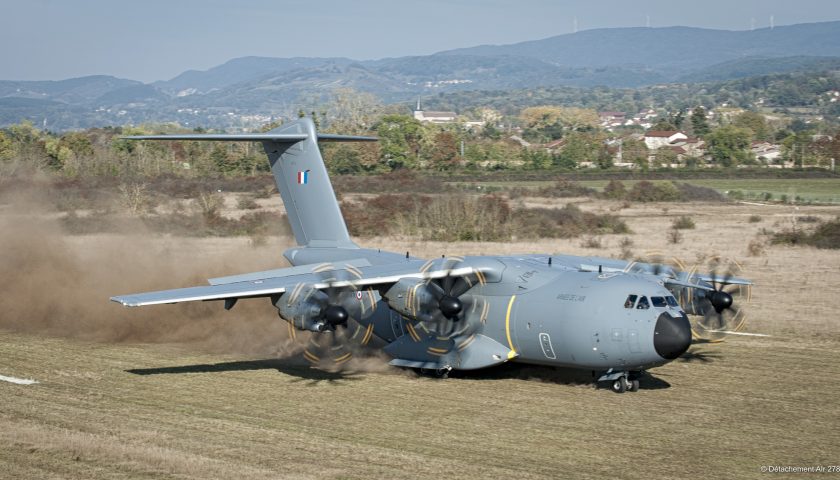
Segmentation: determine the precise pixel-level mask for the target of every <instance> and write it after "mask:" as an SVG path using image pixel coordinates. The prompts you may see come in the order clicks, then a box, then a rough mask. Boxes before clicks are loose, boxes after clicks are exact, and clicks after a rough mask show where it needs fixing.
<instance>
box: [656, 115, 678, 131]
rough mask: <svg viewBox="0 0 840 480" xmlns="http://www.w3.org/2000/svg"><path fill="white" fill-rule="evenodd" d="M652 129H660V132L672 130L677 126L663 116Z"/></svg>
mask: <svg viewBox="0 0 840 480" xmlns="http://www.w3.org/2000/svg"><path fill="white" fill-rule="evenodd" d="M650 129H651V130H657V131H660V132H670V131H674V130H676V129H677V127H675V126H674V125H673V124H672V123H671V122H669V121H668V120H666V119H664V118H661V119H659V121H657V122H656V124H655V125H654V126H652V127H650Z"/></svg>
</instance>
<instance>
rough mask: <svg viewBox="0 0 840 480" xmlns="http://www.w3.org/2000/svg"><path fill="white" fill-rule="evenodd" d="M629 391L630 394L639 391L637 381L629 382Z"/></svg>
mask: <svg viewBox="0 0 840 480" xmlns="http://www.w3.org/2000/svg"><path fill="white" fill-rule="evenodd" d="M629 390H630V391H631V392H638V391H639V381H638V380H631V381H630V388H629Z"/></svg>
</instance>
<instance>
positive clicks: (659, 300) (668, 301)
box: [624, 294, 680, 310]
mask: <svg viewBox="0 0 840 480" xmlns="http://www.w3.org/2000/svg"><path fill="white" fill-rule="evenodd" d="M651 305H652V306H653V308H673V309H679V308H680V304H679V303H677V299H676V298H674V297H673V296H672V295H667V296H657V297H653V296H652V297H650V300H648V297H647V296H646V295H633V294H630V295H628V296H627V299H626V300H625V301H624V308H635V309H636V310H648V309H649V308H651Z"/></svg>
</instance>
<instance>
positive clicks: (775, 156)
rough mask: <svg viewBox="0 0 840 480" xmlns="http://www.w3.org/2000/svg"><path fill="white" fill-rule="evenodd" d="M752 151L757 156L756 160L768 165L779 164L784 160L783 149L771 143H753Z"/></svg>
mask: <svg viewBox="0 0 840 480" xmlns="http://www.w3.org/2000/svg"><path fill="white" fill-rule="evenodd" d="M750 151H752V153H753V155H755V158H756V160H758V161H760V162H764V163H766V164H767V165H776V164H779V163H780V161H781V158H782V148H781V146H779V145H776V144H773V143H770V142H752V145H751V146H750Z"/></svg>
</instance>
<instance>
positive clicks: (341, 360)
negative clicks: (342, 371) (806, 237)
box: [334, 352, 353, 364]
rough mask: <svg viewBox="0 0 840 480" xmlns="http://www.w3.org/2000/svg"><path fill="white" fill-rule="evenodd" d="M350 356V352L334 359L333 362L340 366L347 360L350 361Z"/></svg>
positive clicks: (351, 354)
mask: <svg viewBox="0 0 840 480" xmlns="http://www.w3.org/2000/svg"><path fill="white" fill-rule="evenodd" d="M352 356H353V353H352V352H347V353H345V354H344V355H342V356H340V357H338V358H336V359H335V360H334V361H335V363H337V364H342V363H344V362H346V361H347V360H350V357H352Z"/></svg>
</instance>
